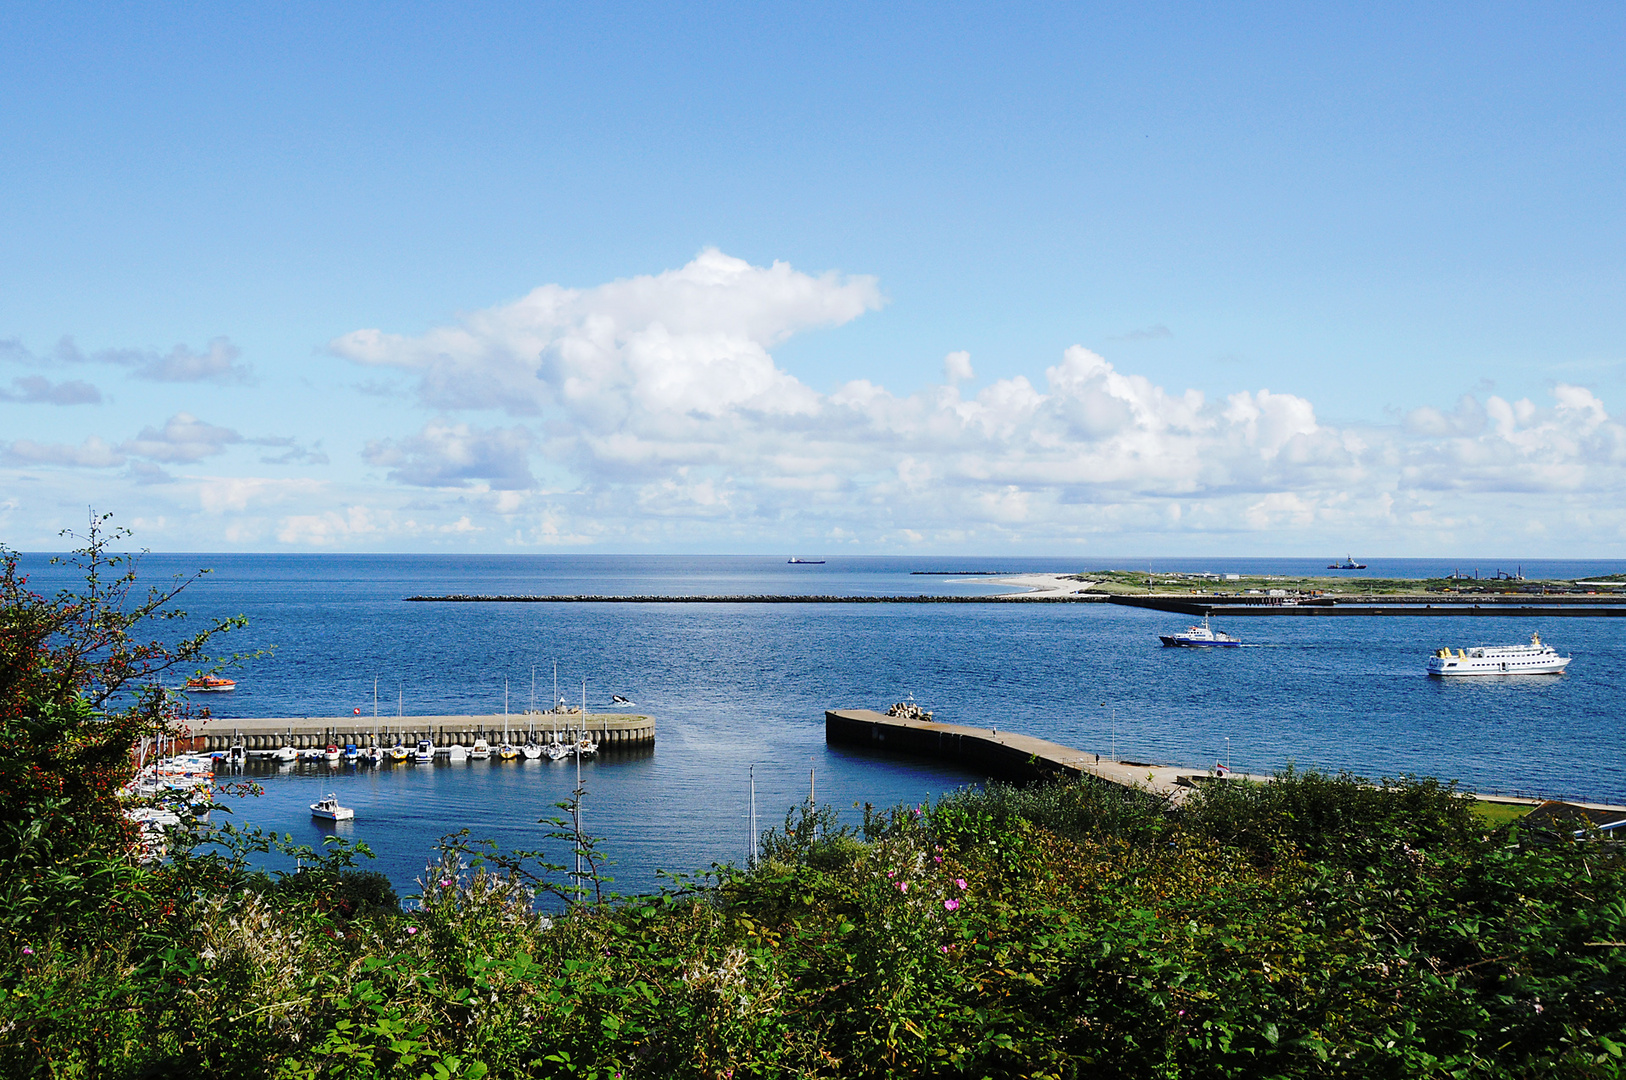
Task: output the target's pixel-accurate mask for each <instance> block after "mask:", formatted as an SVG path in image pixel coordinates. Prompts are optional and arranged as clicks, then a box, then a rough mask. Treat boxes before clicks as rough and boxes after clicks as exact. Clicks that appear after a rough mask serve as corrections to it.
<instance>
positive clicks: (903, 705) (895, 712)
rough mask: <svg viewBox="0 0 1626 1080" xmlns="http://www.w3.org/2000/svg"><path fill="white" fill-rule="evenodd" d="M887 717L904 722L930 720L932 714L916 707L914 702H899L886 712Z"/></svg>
mask: <svg viewBox="0 0 1626 1080" xmlns="http://www.w3.org/2000/svg"><path fill="white" fill-rule="evenodd" d="M886 715H888V716H896V717H898V718H900V719H903V720H930V719H931V718H932V714H931V713H929V712H927V711H926V710H925V709H922V708H921V707H920V706H919V705H916V704H915V703H914V702H912V701H900V702H898V703H897V704H896V705H894V706H892V707H891V708H890V709H888V710H886Z"/></svg>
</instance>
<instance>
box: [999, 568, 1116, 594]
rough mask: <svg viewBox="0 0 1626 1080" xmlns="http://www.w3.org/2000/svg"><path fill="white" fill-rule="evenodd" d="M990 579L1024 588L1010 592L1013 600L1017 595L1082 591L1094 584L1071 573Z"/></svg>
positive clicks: (1018, 575)
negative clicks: (1020, 590) (1017, 591)
mask: <svg viewBox="0 0 1626 1080" xmlns="http://www.w3.org/2000/svg"><path fill="white" fill-rule="evenodd" d="M992 580H993V582H994V584H996V585H1015V586H1016V587H1018V588H1020V589H1022V590H1024V591H1023V592H1019V593H1011V594H1010V599H1013V600H1014V599H1016V598H1018V597H1027V596H1043V595H1046V594H1051V595H1060V594H1062V593H1068V594H1071V593H1076V592H1082V591H1083V590H1085V589H1087V588H1089V587H1090V586H1091V585H1093V584H1095V582H1093V581H1079V580H1077V579H1076V578H1074V577H1073V576H1072V575H1071V574H1015V575H1013V576H1011V577H1002V578H994V579H992Z"/></svg>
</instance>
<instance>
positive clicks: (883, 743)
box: [824, 709, 1269, 798]
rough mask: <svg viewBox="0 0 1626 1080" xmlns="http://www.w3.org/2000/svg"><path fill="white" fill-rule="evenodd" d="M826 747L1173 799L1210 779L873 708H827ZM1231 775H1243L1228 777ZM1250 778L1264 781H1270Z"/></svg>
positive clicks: (1192, 771) (1008, 777) (1012, 734)
mask: <svg viewBox="0 0 1626 1080" xmlns="http://www.w3.org/2000/svg"><path fill="white" fill-rule="evenodd" d="M824 739H825V742H827V743H836V744H845V745H847V746H866V747H870V748H873V749H877V750H890V751H893V752H897V753H905V754H919V755H921V756H922V757H932V758H938V759H940V760H947V761H953V762H955V763H957V764H959V765H962V766H964V767H965V768H968V769H971V770H974V771H976V772H980V773H982V774H983V775H984V776H991V777H996V778H998V779H1001V780H1016V781H1021V782H1027V781H1033V780H1044V779H1048V778H1051V777H1070V778H1073V779H1077V778H1079V777H1084V776H1090V777H1094V778H1095V779H1097V780H1104V781H1106V782H1108V783H1112V784H1118V785H1120V786H1122V787H1139V788H1142V789H1144V790H1146V791H1150V792H1153V793H1155V794H1159V795H1171V796H1174V797H1176V798H1178V797H1180V796H1181V795H1183V794H1184V793H1185V792H1187V791H1190V790H1191V789H1192V788H1193V787H1194V786H1195V785H1196V784H1198V783H1203V782H1206V781H1207V780H1209V779H1210V776H1209V774H1208V773H1207V772H1205V771H1203V770H1201V769H1189V768H1186V769H1181V768H1173V767H1170V766H1167V765H1150V764H1147V763H1145V762H1138V761H1113V760H1110V759H1107V758H1103V757H1102V756H1101V755H1100V754H1090V753H1085V752H1084V751H1082V750H1077V749H1074V748H1073V747H1071V746H1062V745H1061V744H1060V743H1053V742H1047V741H1045V740H1044V739H1035V738H1034V737H1033V736H1031V735H1022V734H1019V733H1017V732H1014V731H1000V730H999V729H998V728H979V727H967V726H965V725H962V724H938V723H934V722H932V721H929V720H905V719H904V718H902V717H899V716H887V715H885V714H884V713H878V712H875V711H874V710H872V709H831V710H828V711H826V712H825V714H824ZM1231 775H1232V776H1238V777H1239V776H1242V775H1243V774H1241V773H1232V774H1231ZM1253 779H1259V780H1268V779H1269V777H1264V776H1260V777H1254V778H1253Z"/></svg>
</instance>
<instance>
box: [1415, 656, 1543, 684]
mask: <svg viewBox="0 0 1626 1080" xmlns="http://www.w3.org/2000/svg"><path fill="white" fill-rule="evenodd" d="M1570 659H1571V658H1570V657H1568V656H1560V657H1556V658H1553V659H1550V660H1544V661H1541V660H1538V661H1518V660H1483V659H1466V660H1443V661H1442V660H1440V659H1438V658H1436V657H1430V658H1429V661H1428V673H1429V674H1430V675H1437V676H1439V677H1440V678H1442V679H1457V678H1462V677H1464V676H1469V675H1562V674H1563V673H1564V669H1565V668H1567V667H1569V666H1570Z"/></svg>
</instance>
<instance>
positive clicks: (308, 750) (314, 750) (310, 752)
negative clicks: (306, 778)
mask: <svg viewBox="0 0 1626 1080" xmlns="http://www.w3.org/2000/svg"><path fill="white" fill-rule="evenodd" d="M325 752H326V751H324V750H323V749H322V748H321V747H320V746H307V747H305V749H303V750H301V751H300V752H299V760H300V761H321V760H322V755H323V754H324V753H325Z"/></svg>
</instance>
